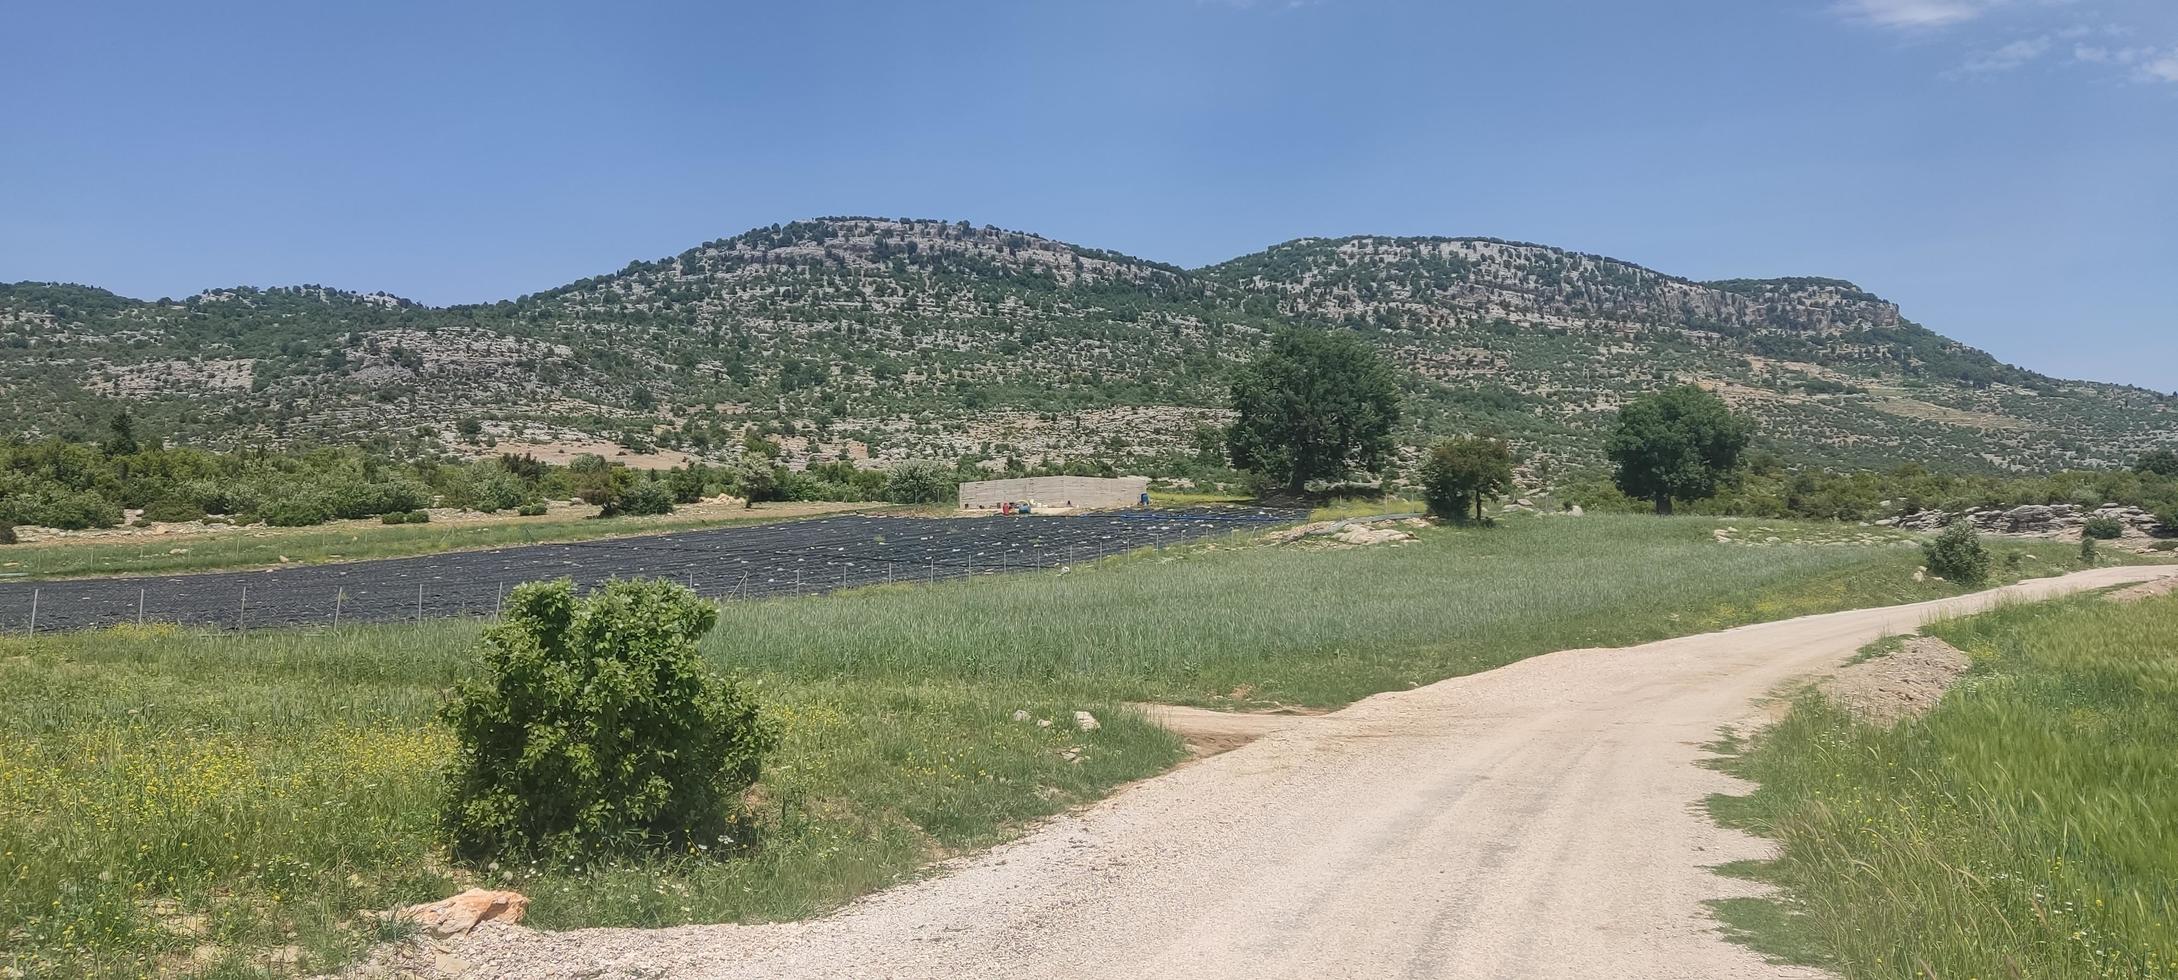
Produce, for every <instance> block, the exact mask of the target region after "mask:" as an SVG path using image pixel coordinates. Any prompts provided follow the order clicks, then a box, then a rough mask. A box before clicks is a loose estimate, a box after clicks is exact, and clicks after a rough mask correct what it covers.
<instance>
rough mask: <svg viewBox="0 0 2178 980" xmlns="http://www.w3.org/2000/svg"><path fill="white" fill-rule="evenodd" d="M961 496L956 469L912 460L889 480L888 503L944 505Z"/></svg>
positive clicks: (894, 469) (888, 478)
mask: <svg viewBox="0 0 2178 980" xmlns="http://www.w3.org/2000/svg"><path fill="white" fill-rule="evenodd" d="M959 496H960V477H958V476H956V475H955V474H954V470H953V468H952V467H950V466H947V465H945V464H943V463H933V462H929V461H927V460H912V461H909V462H906V463H901V464H900V465H898V466H895V467H893V468H892V472H890V473H888V474H886V476H885V499H886V500H890V501H892V502H893V503H896V504H943V503H950V502H952V501H954V500H956V499H958V498H959Z"/></svg>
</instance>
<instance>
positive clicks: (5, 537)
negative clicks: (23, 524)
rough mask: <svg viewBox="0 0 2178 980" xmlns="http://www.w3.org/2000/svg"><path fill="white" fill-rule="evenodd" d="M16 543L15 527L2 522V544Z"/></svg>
mask: <svg viewBox="0 0 2178 980" xmlns="http://www.w3.org/2000/svg"><path fill="white" fill-rule="evenodd" d="M15 541H16V538H15V525H13V524H9V523H7V522H6V521H0V544H14V543H15Z"/></svg>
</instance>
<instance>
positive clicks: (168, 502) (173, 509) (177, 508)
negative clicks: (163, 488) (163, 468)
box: [144, 497, 205, 524]
mask: <svg viewBox="0 0 2178 980" xmlns="http://www.w3.org/2000/svg"><path fill="white" fill-rule="evenodd" d="M204 518H205V513H204V508H202V507H199V506H197V505H196V504H194V503H191V502H189V501H187V500H183V499H180V498H178V497H161V498H159V499H157V500H154V501H152V502H150V503H148V504H145V505H144V520H147V521H159V522H161V523H166V524H181V523H185V522H188V521H201V520H203V519H204Z"/></svg>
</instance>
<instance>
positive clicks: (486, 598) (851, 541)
mask: <svg viewBox="0 0 2178 980" xmlns="http://www.w3.org/2000/svg"><path fill="white" fill-rule="evenodd" d="M1299 517H1300V515H1299V514H1297V513H1295V512H1290V511H1279V510H1259V509H1237V508H1234V509H1225V508H1220V509H1189V510H1171V511H1159V510H1145V511H1119V512H1111V513H1102V514H1086V515H1076V516H1064V517H1022V518H1000V517H987V518H976V519H964V518H914V517H868V516H848V517H829V518H819V519H814V520H807V521H794V522H788V523H782V524H768V525H759V526H755V527H736V528H718V529H713V530H704V531H691V532H684V533H672V534H661V535H650V536H643V537H632V538H615V539H606V540H598V541H584V542H575V543H568V544H548V545H524V546H519V547H510V548H499V549H493V550H489V551H474V552H456V553H448V554H441V555H428V556H422V557H416V558H391V559H378V560H372V561H359V562H351V563H341V564H326V565H308V566H295V567H282V568H275V569H268V570H265V571H247V572H204V573H195V574H188V575H172V576H158V577H128V578H98V579H67V580H41V581H28V582H9V583H0V632H5V633H16V634H23V633H29V634H36V633H40V632H54V631H61V630H74V629H85V628H91V627H100V626H112V625H117V624H123V623H181V624H184V625H191V626H208V627H214V628H219V629H234V630H249V629H256V628H268V627H295V626H339V625H341V624H344V623H366V622H370V623H384V622H400V621H417V622H421V621H423V620H427V619H435V618H447V617H456V616H492V615H496V614H497V613H498V611H499V609H500V607H501V606H502V605H503V604H504V603H505V601H506V596H507V593H508V592H509V591H510V590H512V589H513V588H514V587H515V586H517V585H520V584H522V583H524V582H533V581H541V580H549V579H558V578H568V579H572V580H574V582H575V583H576V585H577V586H578V587H579V588H582V589H589V588H593V587H595V586H597V585H599V584H601V583H603V582H606V581H609V580H612V579H631V578H636V579H665V580H668V581H672V582H677V583H680V584H682V585H684V586H686V587H688V588H689V589H691V590H693V591H695V592H696V593H697V594H698V595H701V596H704V597H706V598H710V599H716V600H719V601H722V602H739V601H750V600H762V599H774V598H781V597H787V596H797V595H815V594H820V593H825V592H834V591H838V590H841V589H852V588H858V587H862V586H869V585H880V584H886V583H913V582H921V583H925V584H934V583H936V582H939V581H950V580H954V579H961V578H967V577H971V576H976V575H999V574H1008V573H1020V572H1027V571H1033V570H1039V569H1042V570H1052V569H1060V568H1065V567H1068V566H1072V565H1077V564H1081V563H1084V562H1088V561H1094V560H1098V559H1102V558H1107V557H1110V556H1112V555H1116V554H1123V553H1126V552H1130V551H1134V550H1137V549H1141V548H1161V547H1165V546H1168V545H1175V544H1184V543H1190V542H1197V541H1202V540H1205V539H1210V538H1216V537H1219V536H1238V535H1245V534H1249V533H1252V532H1255V531H1258V530H1261V529H1263V528H1265V527H1268V526H1271V525H1276V524H1284V523H1291V522H1292V521H1294V520H1297V519H1298V518H1299Z"/></svg>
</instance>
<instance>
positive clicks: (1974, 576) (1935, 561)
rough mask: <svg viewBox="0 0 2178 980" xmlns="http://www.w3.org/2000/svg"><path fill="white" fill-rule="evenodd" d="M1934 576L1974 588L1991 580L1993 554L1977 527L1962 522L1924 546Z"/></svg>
mask: <svg viewBox="0 0 2178 980" xmlns="http://www.w3.org/2000/svg"><path fill="white" fill-rule="evenodd" d="M1921 553H1922V555H1923V556H1924V557H1925V558H1926V559H1927V562H1928V570H1929V572H1930V573H1931V574H1934V575H1937V576H1940V577H1942V578H1944V579H1947V580H1949V581H1953V582H1957V583H1959V584H1960V585H1964V586H1967V587H1968V588H1973V587H1975V586H1979V585H1981V584H1982V583H1985V582H1987V581H1989V551H1988V549H1986V548H1983V547H1982V546H1981V535H1980V534H1979V533H1977V532H1976V531H1975V530H1974V525H1972V524H1970V523H1967V522H1966V521H1960V522H1958V523H1956V524H1953V525H1951V526H1950V527H1948V528H1945V529H1944V533H1942V534H1939V535H1937V536H1936V539H1935V540H1934V541H1930V542H1928V543H1927V544H1924V545H1922V546H1921Z"/></svg>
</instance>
